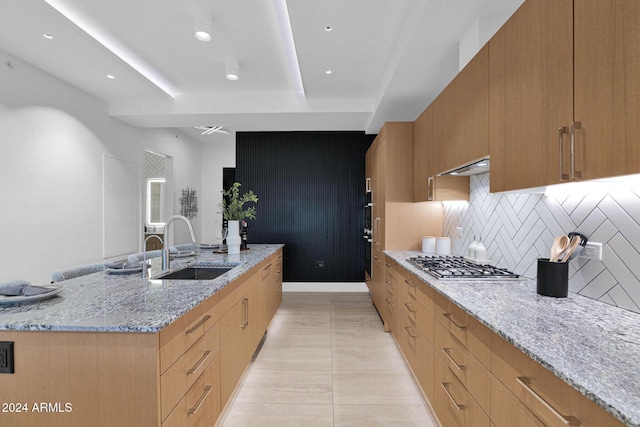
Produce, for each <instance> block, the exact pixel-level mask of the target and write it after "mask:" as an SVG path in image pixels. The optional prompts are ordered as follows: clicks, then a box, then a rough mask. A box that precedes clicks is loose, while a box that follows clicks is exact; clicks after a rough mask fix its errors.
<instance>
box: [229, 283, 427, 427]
mask: <svg viewBox="0 0 640 427" xmlns="http://www.w3.org/2000/svg"><path fill="white" fill-rule="evenodd" d="M218 426H219V427H241V426H242V427H245V426H250V427H258V426H259V427H287V426H295V427H330V426H336V427H337V426H340V427H346V426H351V427H356V426H363V427H364V426H366V427H378V426H394V427H395V426H403V427H412V426H420V427H432V426H435V423H434V422H433V419H432V418H431V415H430V413H429V412H428V410H427V408H426V406H425V405H424V402H423V401H422V399H421V397H420V394H419V392H418V390H417V389H416V386H415V384H414V383H413V381H412V379H411V377H410V375H409V372H408V370H407V368H406V366H405V364H404V361H403V359H402V356H401V355H400V353H399V351H398V349H397V347H396V345H395V343H394V341H393V338H392V337H391V335H390V334H388V333H385V332H384V331H383V330H382V323H381V321H380V319H379V317H378V315H377V313H376V311H375V309H374V308H373V307H372V305H371V299H370V298H369V295H368V294H367V293H363V292H359V293H339V292H323V293H311V292H285V293H284V294H283V301H282V305H281V306H280V309H279V310H278V313H277V314H276V316H275V318H274V319H273V322H272V323H271V326H270V328H269V332H268V333H267V335H266V337H265V340H264V341H263V344H262V348H261V349H260V351H259V352H258V353H257V355H256V356H255V358H254V361H253V362H252V364H251V366H250V367H249V370H248V372H247V375H246V376H245V378H244V380H243V383H242V384H241V385H240V387H239V388H238V390H237V392H236V394H235V396H234V397H233V400H232V402H231V404H230V405H229V407H228V408H227V411H226V413H225V414H223V415H222V418H221V421H220V423H219V424H218Z"/></svg>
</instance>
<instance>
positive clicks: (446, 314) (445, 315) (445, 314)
mask: <svg viewBox="0 0 640 427" xmlns="http://www.w3.org/2000/svg"><path fill="white" fill-rule="evenodd" d="M442 315H443V316H444V317H446V318H447V320H449V322H451V324H452V325H453V326H455V327H456V328H458V329H459V330H461V331H464V330H465V329H467V327H466V326H461V325H458V324H457V323H456V322H455V321H454V320H453V318H452V317H451V313H443V314H442Z"/></svg>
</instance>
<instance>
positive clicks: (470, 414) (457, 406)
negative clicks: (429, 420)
mask: <svg viewBox="0 0 640 427" xmlns="http://www.w3.org/2000/svg"><path fill="white" fill-rule="evenodd" d="M434 359H435V366H434V377H435V382H434V392H433V394H434V399H433V405H434V409H435V411H436V415H437V416H438V418H439V420H440V422H441V423H442V425H443V426H445V427H449V426H460V427H462V426H465V427H489V425H490V422H489V416H488V415H487V414H485V413H484V412H483V411H482V409H481V408H480V406H479V405H478V403H477V402H476V401H475V400H474V399H473V398H472V397H471V395H470V394H469V392H467V390H466V389H465V388H464V386H463V385H462V383H461V382H460V381H458V379H457V378H456V376H455V375H453V373H452V372H451V370H450V369H449V368H448V367H447V365H446V364H445V363H444V361H443V360H442V359H440V358H439V357H435V358H434Z"/></svg>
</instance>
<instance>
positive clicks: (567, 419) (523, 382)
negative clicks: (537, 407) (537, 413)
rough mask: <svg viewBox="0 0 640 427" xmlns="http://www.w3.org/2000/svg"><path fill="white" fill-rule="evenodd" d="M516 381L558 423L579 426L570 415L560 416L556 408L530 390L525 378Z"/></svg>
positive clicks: (518, 378)
mask: <svg viewBox="0 0 640 427" xmlns="http://www.w3.org/2000/svg"><path fill="white" fill-rule="evenodd" d="M516 381H518V383H520V385H521V386H522V387H523V388H524V389H525V390H526V391H528V392H529V393H530V394H531V395H532V396H533V397H535V398H536V399H537V400H538V402H540V403H542V405H543V406H544V407H545V408H547V409H548V410H549V411H551V413H552V414H553V415H555V416H556V418H558V419H559V420H560V421H562V423H563V424H565V425H568V426H579V425H581V424H580V421H579V420H578V419H577V418H576V417H574V416H572V415H566V416H565V415H562V414H561V413H560V412H558V411H557V410H556V408H554V407H553V406H551V404H549V403H548V402H547V401H546V400H544V398H543V397H542V396H540V395H539V394H538V393H536V391H535V390H534V389H532V388H531V382H532V381H531V380H530V379H529V378H527V377H516Z"/></svg>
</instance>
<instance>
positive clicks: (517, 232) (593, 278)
mask: <svg viewBox="0 0 640 427" xmlns="http://www.w3.org/2000/svg"><path fill="white" fill-rule="evenodd" d="M456 227H462V237H457V229H456ZM571 231H578V232H580V233H582V234H584V235H585V236H587V237H588V238H589V240H590V241H593V242H600V243H602V244H603V254H602V261H597V260H587V259H583V258H575V259H573V260H571V261H570V266H569V290H570V291H571V292H575V293H578V294H580V295H584V296H586V297H589V298H594V299H597V300H600V301H602V302H605V303H607V304H612V305H617V306H619V307H622V308H625V309H627V310H631V311H635V312H640V188H635V189H622V188H620V189H618V188H616V187H615V186H610V187H609V188H606V189H597V188H596V189H593V188H591V189H589V190H588V191H587V190H582V192H581V193H580V192H579V191H573V190H572V192H571V193H570V194H565V195H558V196H553V197H552V196H547V195H543V194H512V193H496V194H491V193H489V174H488V173H485V174H481V175H475V176H472V177H471V197H470V201H469V203H468V204H467V203H458V202H451V203H444V235H445V236H449V237H451V239H452V253H454V254H457V255H464V254H465V252H466V249H467V247H468V246H469V244H470V243H471V242H472V241H473V239H474V236H475V237H476V238H477V239H480V238H482V241H483V242H484V244H485V246H486V247H487V250H488V253H489V257H490V259H491V261H492V264H493V265H497V266H499V267H504V268H508V269H509V270H512V271H514V272H516V273H518V274H521V275H524V276H526V277H530V278H532V279H535V277H536V269H537V259H538V258H549V248H550V247H551V244H552V242H553V238H554V236H559V235H562V234H566V233H569V232H571Z"/></svg>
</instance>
